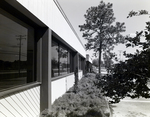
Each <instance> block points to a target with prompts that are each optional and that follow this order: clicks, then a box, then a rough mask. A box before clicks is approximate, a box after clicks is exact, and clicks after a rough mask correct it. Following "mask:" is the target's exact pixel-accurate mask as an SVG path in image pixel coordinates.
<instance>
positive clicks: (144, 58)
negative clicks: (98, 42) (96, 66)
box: [97, 11, 150, 103]
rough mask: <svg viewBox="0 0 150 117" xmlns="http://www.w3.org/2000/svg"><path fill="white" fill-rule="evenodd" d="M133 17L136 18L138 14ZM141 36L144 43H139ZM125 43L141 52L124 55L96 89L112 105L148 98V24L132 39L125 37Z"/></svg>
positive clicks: (149, 59) (149, 55)
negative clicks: (100, 89) (125, 58)
mask: <svg viewBox="0 0 150 117" xmlns="http://www.w3.org/2000/svg"><path fill="white" fill-rule="evenodd" d="M132 12H133V11H132ZM133 13H134V12H133ZM139 13H140V12H139ZM130 15H131V12H130V14H129V16H130ZM139 15H140V14H139ZM142 15H143V14H142ZM131 16H133V15H131ZM134 16H138V13H136V14H134ZM141 36H142V37H143V36H144V37H145V41H144V42H143V41H141ZM126 42H127V43H126V47H137V46H139V47H141V49H142V50H141V51H139V50H136V53H134V54H131V53H130V54H127V53H124V55H125V56H126V57H127V58H128V59H127V60H126V61H125V62H122V61H121V62H120V63H118V64H116V65H115V67H114V69H112V71H111V74H108V75H106V76H104V77H102V78H101V79H100V80H99V83H98V87H101V88H102V92H103V93H104V95H105V96H108V97H110V98H111V99H112V100H111V102H112V103H117V102H119V101H120V99H123V98H124V97H131V98H139V97H144V98H150V87H149V86H148V82H149V80H150V46H149V45H150V22H146V29H144V31H141V32H136V36H135V37H134V38H131V37H127V38H126ZM97 77H98V76H97Z"/></svg>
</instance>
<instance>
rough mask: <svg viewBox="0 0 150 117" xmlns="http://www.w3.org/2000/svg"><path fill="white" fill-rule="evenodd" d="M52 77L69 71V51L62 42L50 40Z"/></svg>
mask: <svg viewBox="0 0 150 117" xmlns="http://www.w3.org/2000/svg"><path fill="white" fill-rule="evenodd" d="M51 51H52V58H51V59H52V77H57V76H60V75H65V74H67V73H70V51H69V50H68V49H67V48H66V47H64V46H63V45H62V44H60V43H58V42H55V41H52V48H51Z"/></svg>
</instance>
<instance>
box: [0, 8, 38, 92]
mask: <svg viewBox="0 0 150 117" xmlns="http://www.w3.org/2000/svg"><path fill="white" fill-rule="evenodd" d="M18 22H19V23H18ZM33 54H34V29H33V28H32V27H30V26H28V25H27V24H25V23H23V22H21V21H19V20H18V19H16V18H14V17H13V16H11V15H10V14H8V13H6V12H5V11H3V10H2V9H0V90H5V89H7V88H11V87H14V86H18V85H22V84H26V83H28V82H34V81H35V80H34V77H33V76H34V75H33V73H34V72H33V71H34V69H33V68H34V65H33V59H34V56H33Z"/></svg>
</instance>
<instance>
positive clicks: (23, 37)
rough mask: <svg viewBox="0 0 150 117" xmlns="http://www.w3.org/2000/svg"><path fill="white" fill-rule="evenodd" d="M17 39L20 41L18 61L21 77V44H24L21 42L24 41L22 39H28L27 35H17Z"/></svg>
mask: <svg viewBox="0 0 150 117" xmlns="http://www.w3.org/2000/svg"><path fill="white" fill-rule="evenodd" d="M16 37H17V38H16V39H17V40H18V41H19V44H18V45H19V61H18V66H19V69H18V71H19V77H20V69H21V68H20V63H21V45H23V44H22V43H21V41H22V39H26V38H25V37H26V35H16Z"/></svg>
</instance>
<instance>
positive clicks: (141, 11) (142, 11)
mask: <svg viewBox="0 0 150 117" xmlns="http://www.w3.org/2000/svg"><path fill="white" fill-rule="evenodd" d="M140 15H149V14H148V11H146V10H140V11H139V12H137V11H133V10H132V11H130V13H129V14H128V16H127V18H129V17H133V16H140Z"/></svg>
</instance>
